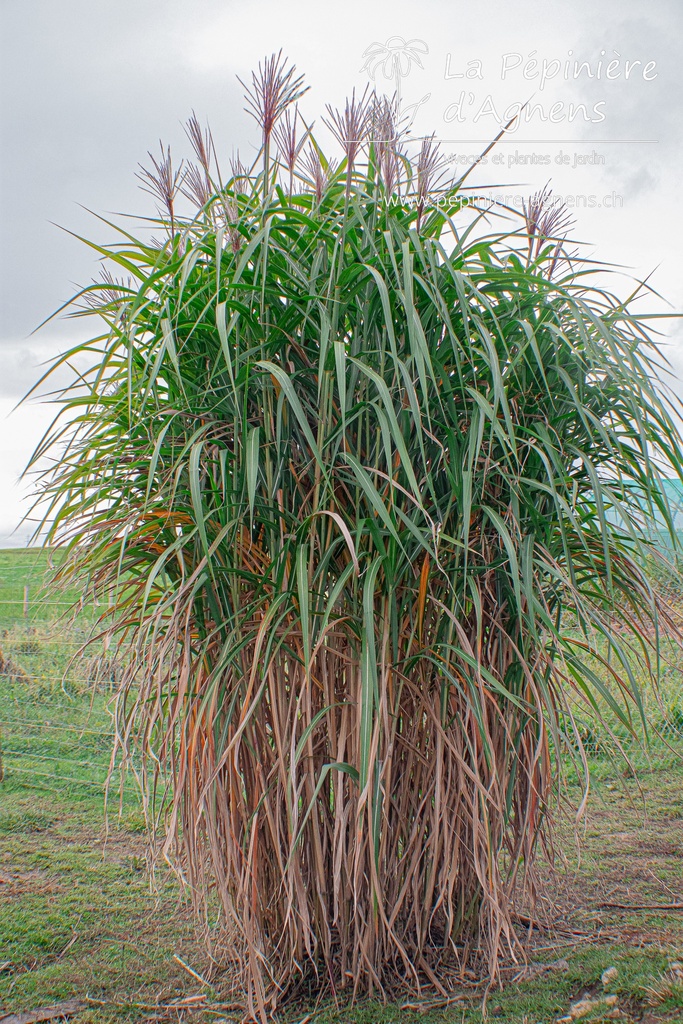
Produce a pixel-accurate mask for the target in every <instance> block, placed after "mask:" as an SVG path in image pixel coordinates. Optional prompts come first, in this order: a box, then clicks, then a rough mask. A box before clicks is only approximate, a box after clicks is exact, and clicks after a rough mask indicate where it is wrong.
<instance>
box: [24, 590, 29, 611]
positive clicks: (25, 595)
mask: <svg viewBox="0 0 683 1024" xmlns="http://www.w3.org/2000/svg"><path fill="white" fill-rule="evenodd" d="M24 618H25V619H27V618H28V583H27V584H26V586H25V587H24Z"/></svg>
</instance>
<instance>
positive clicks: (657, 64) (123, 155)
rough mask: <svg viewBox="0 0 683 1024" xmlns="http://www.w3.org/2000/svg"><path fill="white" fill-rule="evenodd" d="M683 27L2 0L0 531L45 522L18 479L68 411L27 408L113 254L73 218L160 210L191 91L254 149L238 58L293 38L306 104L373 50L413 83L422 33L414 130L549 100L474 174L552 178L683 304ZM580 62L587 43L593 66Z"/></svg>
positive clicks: (401, 5) (410, 100)
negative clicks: (28, 518) (158, 196)
mask: <svg viewBox="0 0 683 1024" xmlns="http://www.w3.org/2000/svg"><path fill="white" fill-rule="evenodd" d="M682 30H683V4H681V0H650V2H649V3H648V4H643V2H642V0H575V2H573V3H567V2H566V0H545V2H536V0H533V2H532V0H516V2H515V3H510V2H509V0H504V2H503V0H495V2H492V0H489V2H486V0H483V2H481V3H479V4H471V3H469V4H464V3H463V4H458V3H453V2H452V0H449V2H440V0H421V2H420V3H405V2H401V0H379V2H374V3H368V2H367V0H363V2H360V0H347V2H345V3H344V4H342V5H340V4H336V3H335V4H331V3H325V2H323V0H306V2H301V0H289V2H288V3H283V2H282V0H278V2H272V3H271V2H259V0H254V2H252V3H244V2H240V3H236V2H232V0H117V2H116V3H114V4H113V3H111V2H109V0H107V2H104V0H2V2H1V3H0V40H1V42H0V45H1V47H2V52H1V53H0V58H1V59H0V76H1V83H0V88H1V96H2V135H1V139H2V162H1V164H0V167H1V171H0V173H1V179H0V185H1V192H0V196H1V208H0V218H1V221H0V222H1V230H2V237H1V239H0V241H1V243H2V244H1V245H0V259H1V260H2V267H1V272H0V289H1V292H0V547H1V546H7V545H9V544H24V543H25V542H26V538H27V534H28V532H29V531H28V527H27V526H23V527H22V528H20V529H19V530H18V531H17V530H16V527H17V525H18V523H19V521H20V519H21V517H22V515H23V514H24V512H25V510H26V508H27V503H26V498H25V493H26V486H25V485H20V484H19V483H18V478H19V475H20V473H21V471H22V469H23V467H24V466H25V464H26V461H27V459H28V457H29V455H30V453H31V451H32V448H33V446H34V445H35V444H36V443H37V441H38V440H39V438H40V435H41V433H42V431H43V430H44V429H45V426H46V424H47V423H48V422H49V419H50V409H49V407H48V406H46V405H45V404H42V405H35V404H34V405H31V406H24V407H22V408H20V409H19V410H18V411H14V412H12V410H13V409H14V406H15V405H16V403H17V401H18V400H19V399H20V398H21V397H22V395H23V394H24V393H25V391H26V390H27V389H28V388H29V387H30V386H31V384H32V383H34V381H35V380H36V379H37V376H38V374H39V372H40V370H39V364H40V363H41V362H42V361H43V360H45V359H48V358H50V357H51V356H54V355H55V354H57V353H58V352H59V351H60V350H62V349H63V348H64V347H66V346H67V345H69V344H70V343H71V342H72V341H74V340H77V339H78V338H79V337H83V336H84V335H83V331H84V323H83V322H82V321H81V322H79V323H73V322H69V321H64V320H58V321H51V322H50V323H49V324H47V325H46V326H45V327H43V328H42V329H41V330H40V331H39V332H38V333H37V334H32V332H33V331H34V329H35V328H36V327H37V326H38V324H39V323H41V321H43V320H44V319H45V318H46V317H48V316H49V315H50V314H51V313H52V312H53V311H54V310H55V309H57V308H58V307H59V306H60V305H61V304H62V303H64V302H65V301H66V300H67V299H68V298H69V297H70V296H71V295H72V294H73V293H74V291H75V290H76V289H77V288H78V287H79V286H82V285H84V284H87V283H89V281H90V280H91V279H92V278H94V277H95V276H97V272H98V266H97V262H96V258H95V256H94V254H93V253H92V251H90V250H88V248H87V247H86V246H85V245H83V243H82V242H80V241H78V240H77V239H76V238H74V237H73V235H70V234H68V233H67V231H65V230H62V229H67V230H68V231H70V232H73V233H74V234H80V235H83V236H86V237H88V238H91V239H94V240H97V241H100V240H106V239H107V238H108V237H110V234H111V233H110V232H109V233H108V231H107V229H105V228H104V227H103V226H102V224H101V222H98V221H97V220H96V219H95V218H94V217H93V216H92V215H91V214H89V213H88V212H86V211H87V210H90V211H94V212H95V213H101V214H105V215H107V216H109V215H110V214H111V213H112V212H113V213H116V212H121V211H125V212H126V213H133V214H140V215H144V214H152V213H153V205H152V201H151V200H150V199H149V197H147V196H146V195H145V194H144V193H143V192H141V191H140V189H139V187H138V185H139V183H138V181H137V179H136V178H135V171H136V170H137V169H138V163H139V162H141V161H143V162H144V161H145V159H146V153H147V150H148V149H154V148H156V147H157V146H158V140H159V139H160V138H161V139H163V140H164V141H165V142H169V143H171V145H172V147H173V148H174V151H175V152H176V153H177V156H178V157H181V156H183V155H187V148H188V147H187V144H186V143H185V140H184V135H183V129H182V122H183V121H184V120H185V119H186V118H187V117H188V115H189V114H190V113H191V111H192V110H195V111H196V113H197V115H198V116H199V118H200V119H202V120H204V119H205V118H208V120H209V121H210V123H211V126H212V129H213V132H214V136H215V139H216V142H217V145H218V149H219V154H220V155H222V156H223V162H224V163H227V162H228V159H229V157H230V156H231V155H232V153H233V152H234V151H235V150H236V149H237V148H239V149H240V150H241V152H242V153H243V154H244V155H246V156H248V155H250V154H251V153H253V147H254V143H255V142H257V140H258V132H257V130H256V129H255V126H254V124H253V122H251V121H250V119H249V118H248V117H247V115H246V114H245V113H244V111H243V106H244V103H243V97H242V89H241V86H240V85H239V83H238V82H237V80H236V76H237V75H239V76H240V77H241V78H245V76H248V74H249V72H250V70H251V69H252V68H254V67H255V66H256V65H257V63H258V61H259V60H260V59H262V58H263V57H264V56H266V55H269V54H270V53H272V52H273V51H276V50H279V49H280V48H282V49H283V51H284V52H285V54H287V55H288V56H289V57H290V58H291V60H292V61H294V62H295V63H296V65H297V67H298V69H299V70H300V71H303V72H305V74H306V79H307V82H308V84H309V85H310V86H311V90H310V92H309V93H308V94H307V96H306V98H305V100H304V104H303V105H304V109H305V112H306V114H307V115H308V117H309V118H310V119H314V118H316V117H318V118H319V115H320V113H321V112H322V111H323V109H324V105H325V103H326V102H328V101H330V102H332V103H334V104H338V103H341V102H342V101H343V99H344V97H345V96H346V95H347V94H349V93H350V92H351V90H352V89H353V88H354V87H355V88H356V89H359V88H360V89H362V88H363V87H364V86H365V85H366V84H367V83H368V81H369V70H370V71H371V70H373V69H374V70H375V85H376V87H377V88H378V90H379V91H385V92H387V93H389V94H390V93H392V92H393V89H394V82H393V80H392V79H387V78H385V77H384V75H383V70H382V67H381V66H380V64H379V58H377V59H376V60H373V59H372V56H373V54H374V53H379V48H380V47H385V48H386V47H387V44H388V45H389V46H390V47H391V46H393V47H396V46H397V45H398V46H400V40H398V41H397V40H396V38H393V39H392V37H403V39H404V40H405V41H406V42H407V43H411V42H412V49H411V50H410V51H408V50H406V51H404V52H405V53H408V52H412V53H413V54H417V55H418V56H419V58H420V61H421V63H422V65H423V66H422V67H420V66H419V65H418V63H417V62H415V61H411V62H410V65H409V66H407V64H406V62H407V58H404V70H405V71H406V74H405V75H404V76H403V77H402V78H401V91H402V101H403V106H404V109H405V108H407V107H409V106H410V105H411V104H420V106H419V108H418V110H417V112H416V114H415V120H414V123H413V126H412V131H413V134H415V135H420V134H429V133H431V132H435V133H436V135H437V137H439V138H441V139H443V151H444V153H445V154H446V155H448V156H449V157H450V158H451V159H452V161H453V165H454V167H457V166H458V164H459V162H460V161H462V160H464V159H466V157H467V156H468V155H469V154H474V153H476V152H478V151H480V150H481V149H483V148H484V145H485V144H486V141H487V140H489V139H491V138H493V136H494V135H495V134H496V133H497V131H498V127H499V125H498V123H497V118H498V119H500V118H501V117H503V116H504V115H505V111H506V110H508V109H512V110H514V109H515V106H514V105H515V104H521V103H523V102H525V101H527V100H529V101H530V103H529V107H528V108H527V109H528V110H530V111H532V115H531V118H530V120H528V121H524V120H522V123H521V124H520V125H519V127H518V128H517V130H516V132H515V134H514V135H511V136H510V137H509V138H508V139H506V141H505V144H501V145H500V146H499V147H498V153H499V154H501V157H499V158H498V160H497V161H495V162H494V161H493V159H490V160H489V161H488V162H487V165H486V166H485V167H481V168H480V170H479V171H478V172H477V174H476V176H473V179H472V181H473V183H477V184H479V185H482V186H483V185H485V184H500V185H501V187H504V189H505V191H506V192H507V193H514V194H517V193H519V194H520V195H528V194H529V193H531V192H533V191H535V190H536V189H538V188H540V187H542V186H543V185H544V184H545V183H546V182H547V181H548V180H550V182H551V186H552V187H553V189H554V190H555V192H556V193H558V194H560V195H563V196H566V197H568V198H569V201H570V203H573V204H574V205H575V206H576V210H575V217H576V223H577V226H576V228H575V232H574V233H575V235H576V236H577V237H580V238H581V239H583V240H585V241H586V242H587V243H588V244H589V245H590V246H591V247H592V251H593V252H594V253H595V254H596V255H598V256H599V257H600V258H601V259H603V260H607V261H611V262H613V263H615V264H620V265H623V266H624V267H625V268H627V271H628V273H630V274H632V275H634V276H636V277H644V276H646V275H648V274H652V278H651V283H652V284H653V285H654V286H655V287H656V288H657V289H658V290H659V291H661V292H662V293H663V294H664V295H665V296H666V298H667V299H668V300H669V301H670V302H671V304H672V305H673V307H674V308H675V309H676V310H678V311H680V310H681V309H683V275H682V272H681V261H680V244H679V239H678V236H679V233H680V228H681V221H682V219H683V215H682V214H681V202H680V199H679V195H678V187H679V185H678V183H679V180H680V173H679V172H680V166H681V159H682V158H683V114H682V113H681V111H683V62H682V61H681V58H680V43H681V39H682V38H683V31H682ZM416 41H417V42H416ZM373 43H377V44H378V47H377V48H376V50H371V52H370V54H369V56H370V58H371V60H370V68H369V69H367V68H366V69H365V70H363V68H364V65H365V64H366V63H367V56H366V55H364V53H365V51H366V50H367V49H368V47H372V44H373ZM603 51H604V52H603ZM574 61H578V63H579V65H581V64H584V62H586V63H585V66H584V68H583V70H582V71H581V74H580V76H579V77H578V78H576V77H575V76H574V72H575V64H574ZM534 62H535V63H534ZM637 62H639V63H637ZM458 76H462V77H458ZM589 76H592V77H589ZM479 140H481V142H480V141H479ZM56 225H60V226H61V229H60V227H58V226H56ZM667 334H668V335H669V337H668V341H667V346H668V354H669V357H670V358H671V360H672V363H673V365H674V368H675V370H676V372H677V374H678V375H679V376H683V332H681V331H680V329H679V328H678V327H677V326H676V324H675V322H672V323H671V324H670V325H669V327H668V328H667ZM681 390H682V391H683V388H681Z"/></svg>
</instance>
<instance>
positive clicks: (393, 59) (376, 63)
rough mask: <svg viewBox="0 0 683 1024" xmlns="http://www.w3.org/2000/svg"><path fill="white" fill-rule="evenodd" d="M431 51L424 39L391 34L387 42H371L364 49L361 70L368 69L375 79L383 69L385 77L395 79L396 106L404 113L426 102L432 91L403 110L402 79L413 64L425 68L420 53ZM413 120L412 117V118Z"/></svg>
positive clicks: (371, 76)
mask: <svg viewBox="0 0 683 1024" xmlns="http://www.w3.org/2000/svg"><path fill="white" fill-rule="evenodd" d="M422 53H429V47H428V46H427V44H426V43H425V41H424V40H423V39H409V40H408V41H407V42H406V40H405V39H404V38H403V36H389V38H388V39H387V41H386V42H385V43H377V42H375V43H371V44H370V46H368V47H367V49H366V50H364V51H363V56H364V57H365V64H364V65H363V67H362V68H361V71H367V73H368V74H369V75H370V78H372V80H373V82H374V81H375V76H376V74H377V72H378V71H379V70H380V68H381V70H382V74H383V75H384V77H385V78H387V79H390V78H393V80H394V92H395V95H396V107H397V109H398V110H399V111H400V112H402V113H403V114H404V115H405V114H406V113H407V112H408V110H411V109H412V107H416V108H417V107H420V106H422V104H423V103H425V102H426V101H427V100H428V99H429V97H430V95H431V93H427V95H426V96H424V97H423V98H422V99H421V100H420V101H419V103H414V104H412V106H411V107H407V108H406V109H405V110H402V107H401V79H402V78H405V77H406V75H408V74H409V73H410V69H411V67H412V65H413V64H417V66H418V67H420V68H424V64H423V63H422V60H421V58H420V54H422ZM415 113H417V110H415V112H414V113H413V117H414V116H415ZM411 121H412V118H411Z"/></svg>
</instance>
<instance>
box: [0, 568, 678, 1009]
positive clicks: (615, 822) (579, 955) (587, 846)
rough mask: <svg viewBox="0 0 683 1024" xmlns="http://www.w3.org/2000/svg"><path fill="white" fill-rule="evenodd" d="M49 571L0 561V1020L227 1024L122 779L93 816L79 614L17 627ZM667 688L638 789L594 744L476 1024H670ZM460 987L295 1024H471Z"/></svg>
mask: <svg viewBox="0 0 683 1024" xmlns="http://www.w3.org/2000/svg"><path fill="white" fill-rule="evenodd" d="M46 568H47V559H46V557H45V556H44V555H39V554H37V553H36V552H30V551H28V552H25V551H12V552H0V601H2V602H10V603H7V604H5V603H1V604H0V609H4V610H5V611H3V613H2V615H0V652H1V661H0V737H1V740H2V771H3V778H2V781H1V782H0V1012H5V1013H9V1012H11V1011H15V1012H17V1011H19V1010H29V1009H34V1008H36V1007H40V1006H45V1005H46V1004H54V1003H59V1002H60V1001H63V1000H72V999H78V1000H81V1001H82V1003H83V1007H82V1008H81V1010H80V1012H79V1013H78V1015H77V1016H76V1017H75V1018H74V1019H75V1020H76V1021H77V1022H79V1024H105V1022H112V1024H113V1022H119V1021H124V1020H128V1021H143V1020H144V1021H160V1022H161V1021H182V1020H188V1021H191V1022H193V1024H194V1022H197V1024H200V1022H204V1021H207V1022H208V1021H220V1020H225V1019H230V1020H232V1019H239V1014H236V1013H235V1011H234V1009H232V1008H231V1004H230V997H229V990H228V987H227V983H226V980H225V978H224V977H221V975H220V974H219V973H217V972H215V971H214V970H213V969H212V963H211V960H210V957H209V956H208V954H207V952H206V947H205V946H204V945H203V944H202V942H201V941H199V937H198V935H197V934H196V931H195V925H194V922H193V917H192V914H191V911H190V907H189V903H188V898H187V893H186V892H183V891H181V888H180V886H179V884H178V882H177V880H176V879H175V877H174V876H173V875H172V874H171V873H170V872H169V871H168V870H167V869H165V868H163V867H162V866H157V868H156V870H155V872H154V874H153V875H152V873H151V872H150V870H149V865H148V862H147V858H146V836H145V826H144V816H143V813H142V806H141V802H140V798H139V795H138V793H137V790H136V787H135V785H134V781H133V779H132V778H131V776H130V775H128V777H127V780H126V782H125V784H124V785H123V787H122V789H121V790H120V791H119V790H118V789H117V790H116V793H115V795H114V798H113V800H111V801H110V805H109V808H108V815H107V816H105V808H104V798H103V787H104V780H105V778H106V775H107V770H108V767H109V758H110V752H111V742H112V720H111V716H110V713H109V710H108V702H109V700H110V695H111V690H112V686H113V685H114V684H115V681H116V672H117V666H116V665H115V664H114V663H112V662H110V661H108V660H107V659H106V658H105V656H104V652H102V651H97V650H94V651H92V652H90V653H89V654H87V655H85V656H83V655H79V654H78V650H79V647H80V645H81V643H82V642H83V640H84V639H85V638H86V635H87V631H88V629H89V625H90V622H91V621H92V612H91V610H90V609H88V608H87V609H86V612H85V614H84V616H83V618H82V619H81V620H78V621H77V623H76V625H71V626H69V627H67V625H66V623H65V622H63V621H61V620H60V618H59V615H60V614H61V612H62V611H63V608H62V606H61V605H59V604H57V603H56V602H54V601H53V602H51V603H50V602H42V603H39V602H38V601H36V603H35V604H33V605H31V604H30V605H29V615H28V617H27V618H25V617H24V615H23V588H24V586H25V585H26V583H27V581H28V584H29V586H30V588H31V590H30V595H32V594H33V593H35V594H36V595H37V593H38V586H39V583H40V581H41V580H42V578H43V576H44V573H45V571H46ZM34 588H35V589H34ZM10 612H11V614H10ZM665 682H666V691H665V694H664V697H665V700H664V703H663V705H662V706H661V707H660V705H658V704H657V703H655V702H652V704H651V706H650V715H651V717H652V718H653V720H654V721H655V724H656V725H658V726H659V727H660V731H661V732H662V738H657V737H656V736H655V737H654V739H653V741H652V747H651V752H650V754H649V755H648V756H646V755H644V754H643V753H642V752H639V751H638V749H637V747H635V746H632V747H631V748H630V751H629V752H630V753H631V754H632V756H633V762H634V764H635V766H636V769H637V772H636V774H637V777H634V775H633V774H632V772H631V771H630V770H629V769H628V768H627V767H625V766H624V763H623V762H620V761H615V760H613V759H612V758H611V757H610V752H609V745H608V743H607V742H606V740H605V737H602V736H589V741H590V745H591V750H592V755H593V759H592V764H591V767H592V770H593V776H594V780H595V784H594V788H593V794H592V798H591V802H590V804H589V808H588V814H587V816H586V818H585V820H584V822H583V823H582V825H581V827H580V831H579V838H580V841H581V842H580V848H579V847H577V843H576V837H575V835H574V833H573V830H572V828H571V827H570V826H569V825H568V824H564V825H562V826H560V828H559V831H558V836H557V851H556V853H557V857H556V867H555V869H554V870H553V871H552V872H551V868H550V867H548V866H545V867H544V868H543V870H544V872H545V873H546V874H547V875H548V876H551V877H550V878H549V881H550V883H551V885H550V891H552V892H554V893H555V895H556V899H555V903H554V905H553V906H550V905H548V906H547V911H546V915H545V918H544V921H543V926H542V927H541V928H536V929H534V931H533V932H532V934H531V936H530V937H529V962H528V964H527V965H524V964H516V965H514V964H509V965H506V968H505V971H504V976H505V979H506V982H505V985H504V987H503V989H502V990H494V991H492V992H490V993H489V997H488V1003H487V1012H488V1015H489V1019H492V1020H500V1021H504V1022H510V1024H512V1022H514V1024H549V1022H551V1021H552V1022H554V1021H557V1020H558V1019H562V1018H563V1017H566V1016H567V1015H569V1014H570V1012H571V1011H570V1008H571V1007H572V1005H574V1006H576V1004H577V1003H578V1002H580V1001H581V1000H582V999H584V998H587V999H588V1003H587V1004H586V1005H590V1004H591V1003H593V1004H594V1005H593V1006H592V1008H591V1009H590V1010H589V1011H588V1012H587V1013H586V1015H585V1016H582V1017H581V1018H580V1019H583V1020H586V1021H598V1020H604V1021H607V1020H613V1019H620V1020H623V1021H644V1022H646V1024H648V1022H649V1024H655V1022H662V1021H669V1022H674V1021H677V1022H680V1021H681V1020H683V966H681V962H682V961H683V912H682V911H681V910H675V909H672V908H671V904H676V903H678V902H679V901H682V900H683V859H682V856H681V854H682V851H683V763H682V762H681V754H683V711H682V710H681V703H680V695H681V685H680V674H679V670H678V668H677V667H676V665H672V666H671V667H670V668H669V669H668V675H667V676H666V680H665ZM679 712H680V714H679ZM576 793H577V794H578V789H577V790H576ZM579 849H580V854H579ZM647 908H652V909H647ZM667 908H668V909H667ZM520 929H521V930H523V929H524V922H523V921H521V922H520ZM676 965H678V966H676ZM610 968H614V969H615V971H616V974H615V973H613V972H612V974H611V975H610V976H609V981H608V984H607V985H606V986H604V985H603V983H602V981H601V977H602V975H603V973H604V972H605V971H606V970H608V969H610ZM202 979H203V980H202ZM463 982H464V983H463V993H462V997H461V998H459V999H458V1000H457V1001H455V1002H453V1003H452V1004H451V1005H448V1006H445V1005H440V1004H438V1002H434V1001H432V1002H430V1001H429V1000H426V1001H425V1002H424V1003H422V1004H407V1005H401V1004H390V1005H388V1006H382V1005H381V1004H375V1003H368V1002H364V1003H362V1004H360V1005H359V1006H356V1007H354V1008H350V1009H348V1008H339V1009H337V1008H336V1007H335V1006H334V1005H333V1004H325V1005H324V1006H320V1007H316V1008H312V1007H311V1006H302V1007H300V1008H299V1010H298V1011H297V1012H295V1013H294V1015H293V1016H292V1018H291V1019H292V1020H302V1019H303V1018H306V1020H312V1019H315V1020H317V1021H319V1022H320V1024H332V1022H339V1021H343V1022H348V1024H366V1022H367V1024H369V1022H377V1024H380V1022H389V1021H399V1020H401V1021H404V1020H407V1021H411V1020H413V1019H415V1020H417V1019H420V1020H426V1021H429V1022H434V1024H436V1022H448V1024H475V1022H480V1021H482V1020H483V1014H482V1008H481V1003H482V991H481V989H479V988H477V986H476V985H474V984H473V982H472V979H468V978H464V979H463ZM605 997H612V998H605ZM574 1013H575V1014H577V1013H578V1011H577V1010H574ZM309 1015H312V1016H309ZM575 1019H579V1018H578V1017H576V1018H575ZM0 1020H1V1018H0Z"/></svg>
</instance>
